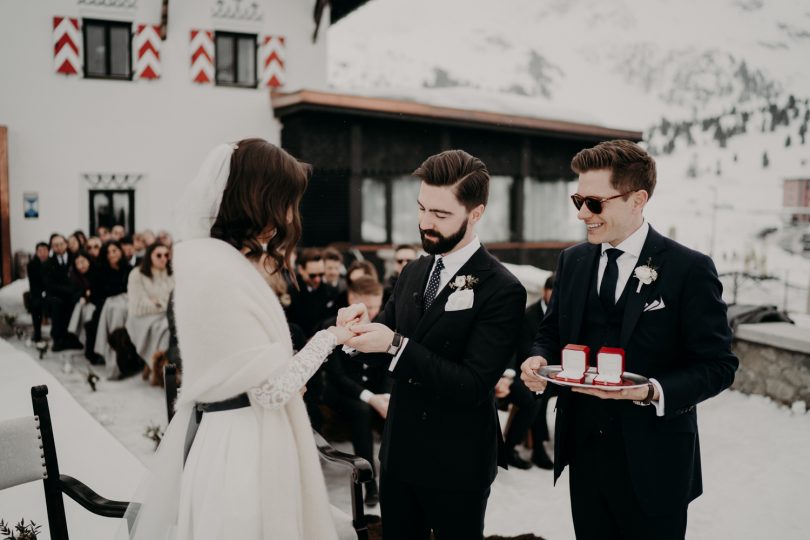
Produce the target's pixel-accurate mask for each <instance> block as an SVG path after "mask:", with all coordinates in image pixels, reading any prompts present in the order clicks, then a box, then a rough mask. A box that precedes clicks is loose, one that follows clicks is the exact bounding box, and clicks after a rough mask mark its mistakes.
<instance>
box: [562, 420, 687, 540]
mask: <svg viewBox="0 0 810 540" xmlns="http://www.w3.org/2000/svg"><path fill="white" fill-rule="evenodd" d="M582 446H584V448H581V449H580V450H581V451H579V452H577V453H576V454H575V455H574V458H573V459H572V460H571V463H570V465H569V474H570V476H569V479H570V487H571V513H572V514H573V517H574V530H575V531H576V535H577V540H614V539H615V540H636V539H638V540H642V539H644V540H649V539H653V538H654V539H655V540H683V538H684V536H685V534H686V509H687V507H686V506H684V507H682V508H672V511H671V512H669V513H667V514H665V515H656V516H650V515H649V514H647V513H646V512H645V511H644V510H643V509H642V507H641V504H640V503H639V495H638V494H637V493H636V492H635V490H634V488H633V483H632V480H631V478H630V470H629V467H628V464H627V457H626V452H625V446H624V439H623V437H622V434H621V432H609V433H605V434H602V435H599V434H596V433H595V434H594V435H593V436H592V437H590V438H589V439H588V441H587V444H585V445H582ZM661 466H662V467H666V463H662V464H661ZM662 489H665V488H663V487H662ZM643 496H645V497H655V496H656V494H655V493H646V494H643Z"/></svg>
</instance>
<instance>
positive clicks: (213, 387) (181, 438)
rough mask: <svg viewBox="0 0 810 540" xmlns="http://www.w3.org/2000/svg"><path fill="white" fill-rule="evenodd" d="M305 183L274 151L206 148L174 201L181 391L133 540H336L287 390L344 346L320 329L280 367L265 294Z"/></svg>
mask: <svg viewBox="0 0 810 540" xmlns="http://www.w3.org/2000/svg"><path fill="white" fill-rule="evenodd" d="M308 175H309V167H308V166H307V165H305V164H303V163H299V162H298V161H296V160H295V159H294V158H293V157H291V156H290V155H289V154H287V153H286V152H285V151H283V150H281V149H280V148H278V147H276V146H274V145H272V144H270V143H268V142H266V141H264V140H261V139H246V140H243V141H240V142H238V143H237V144H235V145H220V146H219V147H217V148H215V149H214V150H213V151H212V152H211V154H209V156H208V157H207V158H206V160H205V162H204V163H203V166H202V169H201V171H200V173H199V175H198V177H197V178H196V179H195V180H194V182H193V183H192V184H191V185H190V186H189V187H188V189H187V191H186V193H185V194H184V196H183V198H182V199H181V200H180V204H179V208H180V210H179V214H180V222H179V223H178V227H177V229H175V232H176V233H177V236H178V240H179V242H178V243H177V244H176V245H175V247H174V256H173V264H174V275H175V280H176V286H175V292H174V304H175V306H174V307H175V315H176V321H177V334H178V341H179V346H180V352H181V354H182V356H183V388H182V392H181V393H180V398H179V400H178V402H177V413H176V415H175V417H174V419H173V421H172V422H171V424H170V425H169V427H168V429H167V431H166V435H165V436H164V438H163V441H162V443H161V446H160V448H159V450H158V453H157V455H156V464H155V466H154V467H153V469H152V473H153V478H154V480H153V482H152V483H151V486H150V487H147V488H146V490H145V495H144V496H143V498H142V499H141V501H142V502H143V505H142V506H141V507H140V512H137V518H136V522H135V525H134V532H133V533H132V537H134V538H137V539H139V540H140V539H144V540H145V539H148V540H158V539H167V538H171V539H176V540H192V539H194V540H225V539H233V538H239V539H240V540H259V539H263V540H270V539H284V540H295V539H301V540H329V539H333V538H336V536H337V535H336V531H335V526H334V525H333V521H332V516H331V510H330V506H329V502H328V499H327V495H326V487H325V483H324V479H323V474H322V472H321V468H320V464H319V461H318V456H317V451H316V448H315V442H314V440H313V437H312V431H311V428H310V424H309V419H308V417H307V412H306V409H305V407H304V403H303V400H302V398H301V394H300V390H301V388H303V387H304V385H305V384H306V382H307V380H308V379H309V378H310V377H311V376H312V374H314V373H315V372H316V371H317V369H318V367H319V366H320V365H321V363H322V362H323V361H324V360H325V359H326V358H327V356H328V355H329V354H330V353H331V352H332V350H333V349H334V348H335V347H336V346H337V345H339V344H342V343H344V342H345V341H346V340H347V339H348V338H349V337H350V336H351V335H352V333H351V331H349V330H348V329H346V328H342V327H331V328H329V329H327V330H322V331H320V332H318V333H317V334H315V336H313V338H312V339H311V340H310V341H309V343H308V344H307V345H306V346H305V347H304V348H303V349H302V350H301V351H300V352H298V353H297V354H295V355H293V351H292V346H291V343H290V333H289V330H288V327H287V322H286V320H285V318H284V312H283V311H282V308H281V305H280V304H279V301H278V298H277V297H276V294H275V293H274V292H273V289H272V288H271V287H270V286H269V285H268V282H267V280H268V278H269V276H271V275H273V274H274V273H277V272H280V271H282V270H283V269H285V268H286V269H287V270H289V271H292V265H291V263H290V255H291V254H292V252H293V249H294V248H295V245H296V243H297V242H298V240H299V238H300V234H301V220H300V215H299V204H300V202H301V198H302V196H303V194H304V190H305V189H306V185H307V181H308ZM291 273H292V272H291ZM198 420H199V422H198ZM195 431H196V435H195ZM187 440H189V441H193V442H191V444H190V446H189V447H188V448H186V446H187V445H186V444H184V443H185V442H186V441H187ZM136 500H137V499H136ZM131 510H132V512H131V514H134V513H135V511H136V509H135V507H134V505H133V506H132V507H131Z"/></svg>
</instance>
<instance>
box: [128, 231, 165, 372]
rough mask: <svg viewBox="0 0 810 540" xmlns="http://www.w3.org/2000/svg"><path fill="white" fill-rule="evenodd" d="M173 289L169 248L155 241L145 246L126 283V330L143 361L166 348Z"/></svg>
mask: <svg viewBox="0 0 810 540" xmlns="http://www.w3.org/2000/svg"><path fill="white" fill-rule="evenodd" d="M173 289H174V277H173V276H172V266H171V262H170V261H169V248H167V247H166V246H164V245H163V244H161V243H159V242H156V243H154V244H152V245H151V246H149V248H147V250H146V254H145V255H144V258H143V261H142V262H141V265H140V266H139V267H137V268H135V269H134V270H132V272H130V274H129V282H128V286H127V305H128V310H129V313H128V317H127V325H126V328H127V332H129V337H130V339H131V340H132V343H133V344H134V345H135V350H136V351H138V356H140V357H141V358H143V359H144V361H146V362H147V364H148V363H150V361H151V359H152V357H153V355H154V354H155V352H157V351H166V350H167V349H168V348H169V321H168V319H167V317H166V311H167V309H168V306H169V297H170V295H171V293H172V290H173Z"/></svg>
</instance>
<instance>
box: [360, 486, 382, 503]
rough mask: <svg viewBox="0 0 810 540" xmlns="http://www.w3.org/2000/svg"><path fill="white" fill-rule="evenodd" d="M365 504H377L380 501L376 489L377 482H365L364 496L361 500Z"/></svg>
mask: <svg viewBox="0 0 810 540" xmlns="http://www.w3.org/2000/svg"><path fill="white" fill-rule="evenodd" d="M363 501H364V502H365V503H366V506H377V505H378V504H379V503H380V493H379V491H377V482H376V481H375V480H371V481H370V482H366V497H365V499H364V500H363Z"/></svg>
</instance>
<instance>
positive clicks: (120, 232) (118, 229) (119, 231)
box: [110, 225, 127, 242]
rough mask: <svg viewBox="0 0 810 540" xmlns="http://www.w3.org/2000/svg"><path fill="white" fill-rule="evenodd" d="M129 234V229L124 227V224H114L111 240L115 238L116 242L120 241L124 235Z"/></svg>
mask: <svg viewBox="0 0 810 540" xmlns="http://www.w3.org/2000/svg"><path fill="white" fill-rule="evenodd" d="M126 235H127V230H126V229H125V228H124V226H123V225H113V228H112V231H110V236H111V238H110V239H111V240H115V241H116V242H120V241H121V239H122V238H123V237H125V236H126Z"/></svg>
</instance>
